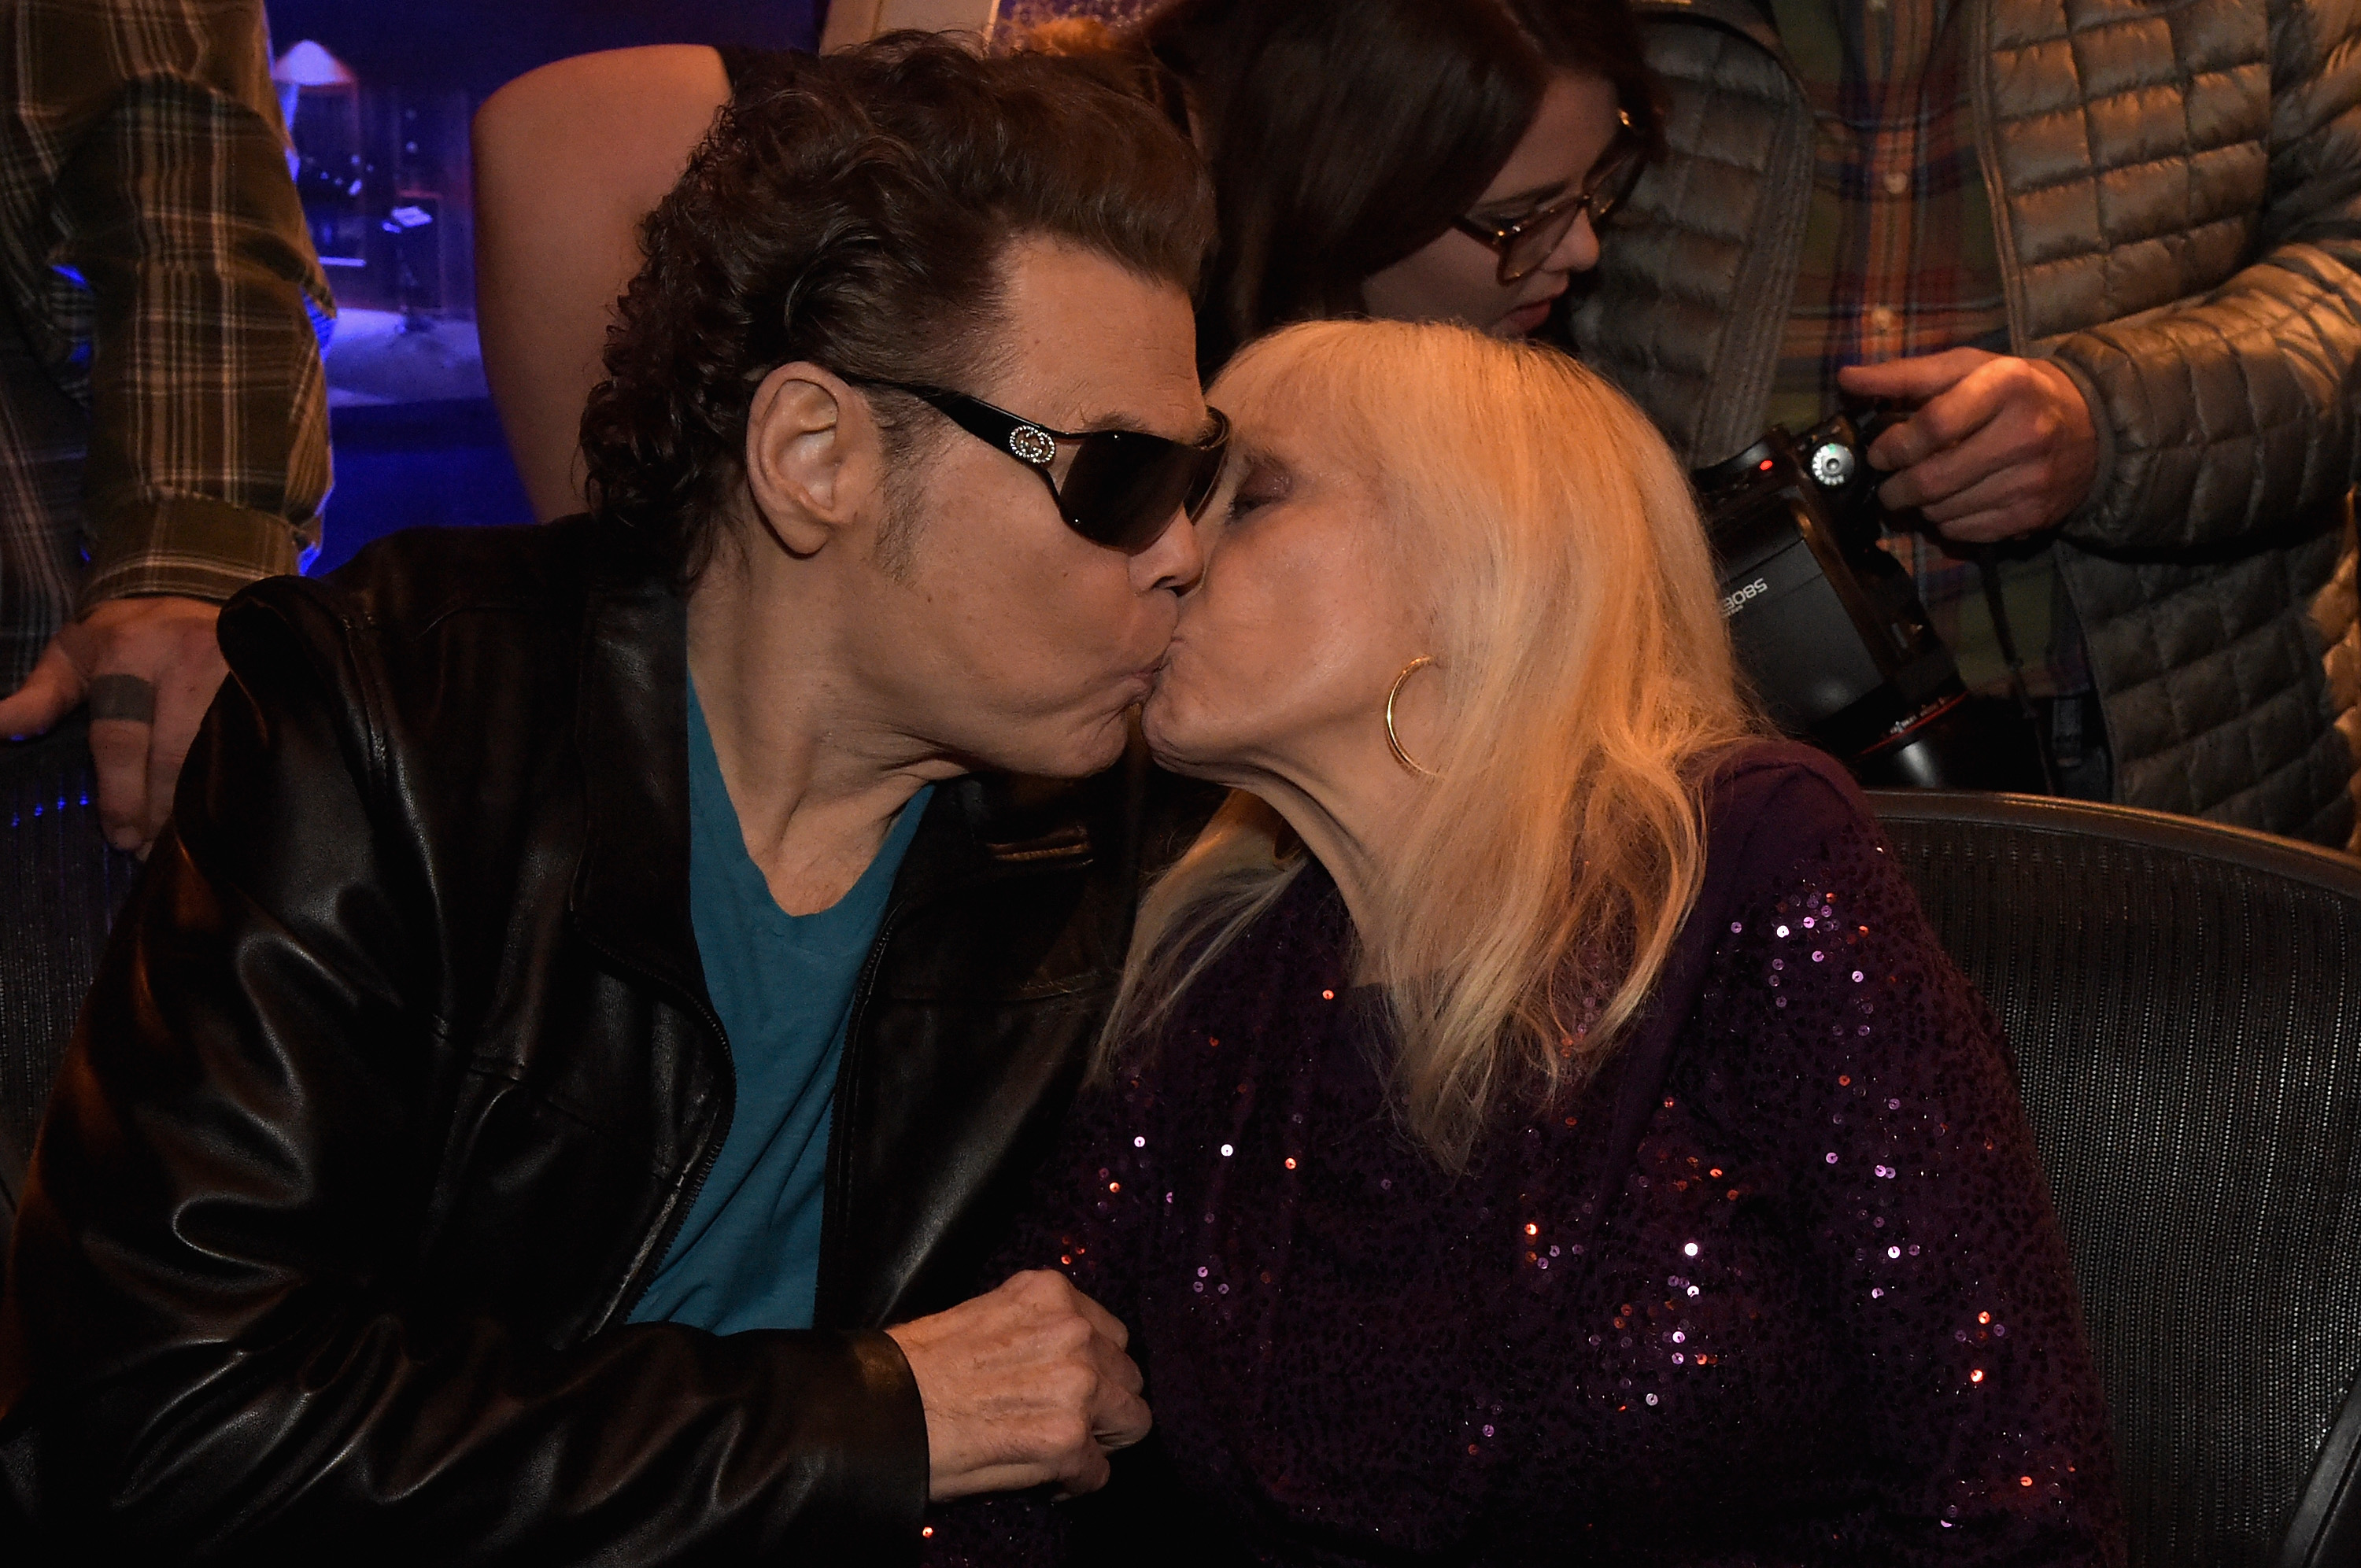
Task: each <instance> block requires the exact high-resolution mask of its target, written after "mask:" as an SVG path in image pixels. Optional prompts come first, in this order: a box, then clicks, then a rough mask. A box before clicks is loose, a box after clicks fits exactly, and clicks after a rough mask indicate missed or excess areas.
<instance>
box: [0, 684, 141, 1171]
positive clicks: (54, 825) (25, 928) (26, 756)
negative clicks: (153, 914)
mask: <svg viewBox="0 0 2361 1568" xmlns="http://www.w3.org/2000/svg"><path fill="white" fill-rule="evenodd" d="M94 789H95V786H94V784H93V781H92V778H91V771H90V751H89V745H88V740H87V737H86V731H85V729H84V727H83V726H82V724H80V723H79V722H77V723H73V724H71V725H68V726H65V727H62V728H60V729H58V730H57V731H55V732H53V733H51V734H50V735H49V736H47V737H46V738H44V739H42V740H34V741H19V742H15V743H7V742H0V920H5V923H6V938H5V941H0V1148H5V1149H13V1151H14V1153H15V1154H16V1156H17V1157H23V1156H25V1155H27V1154H28V1153H29V1152H30V1151H31V1149H32V1146H33V1131H34V1128H35V1126H36V1125H37V1124H38V1122H39V1120H40V1114H41V1107H42V1105H43V1104H44V1103H45V1102H47V1100H48V1098H49V1084H50V1081H51V1080H53V1079H54V1078H55V1077H56V1075H57V1068H58V1058H60V1056H62V1055H63V1054H64V1051H65V1047H66V1041H67V1039H68V1038H69V1037H70V1036H71V1035H72V1033H73V1025H74V1019H75V1017H76V1015H77V1014H80V1012H81V1011H82V996H83V994H84V993H85V992H88V991H89V989H90V981H91V976H92V975H93V973H94V972H96V970H97V968H98V957H99V953H100V951H101V950H102V949H103V948H104V947H105V945H106V932H107V927H108V926H109V925H110V924H111V923H112V921H113V919H114V916H115V911H116V910H117V909H119V908H121V907H122V905H123V898H124V895H125V894H126V893H128V892H129V891H130V888H131V880H132V878H133V876H134V875H136V874H137V871H138V868H139V862H138V861H137V859H136V858H134V857H133V856H130V855H126V854H121V853H118V852H116V851H115V850H111V849H109V848H108V847H107V844H106V840H105V839H104V837H102V836H101V834H100V832H99V825H98V808H97V806H95V805H94V804H93V801H94V798H95V796H94ZM0 1157H5V1156H0ZM16 1174H17V1173H16V1172H15V1171H11V1170H0V1185H5V1187H7V1188H8V1189H9V1190H10V1191H11V1193H13V1191H14V1189H15V1183H16Z"/></svg>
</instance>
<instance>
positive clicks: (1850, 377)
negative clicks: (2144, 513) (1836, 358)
mask: <svg viewBox="0 0 2361 1568" xmlns="http://www.w3.org/2000/svg"><path fill="white" fill-rule="evenodd" d="M1838 383H1839V386H1841V387H1842V388H1843V389H1844V390H1845V391H1846V392H1848V393H1850V394H1851V395H1853V396H1855V397H1868V398H1885V399H1890V400H1894V401H1895V402H1898V403H1902V404H1905V405H1906V406H1908V407H1909V408H1910V409H1911V411H1912V412H1911V414H1910V416H1909V418H1907V419H1905V420H1904V421H1903V422H1901V423H1899V424H1897V425H1895V426H1894V427H1893V428H1892V429H1890V430H1888V431H1886V432H1885V433H1883V435H1881V436H1879V437H1878V438H1877V440H1876V442H1875V443H1874V444H1872V445H1871V447H1870V449H1869V461H1870V464H1871V466H1872V467H1876V468H1882V469H1884V470H1886V471H1887V472H1889V473H1891V474H1892V475H1893V476H1894V477H1892V478H1890V479H1888V480H1886V481H1885V483H1884V484H1883V486H1881V487H1879V488H1878V492H1877V496H1878V499H1880V500H1882V501H1883V502H1884V503H1885V504H1886V505H1887V506H1888V507H1890V508H1892V509H1894V510H1897V511H1904V510H1913V509H1916V510H1919V511H1921V512H1923V513H1925V514H1926V518H1927V521H1928V522H1929V523H1931V524H1932V525H1933V526H1934V529H1935V532H1937V533H1938V534H1940V535H1941V536H1942V537H1944V538H1945V539H1949V540H1956V541H1958V542H1960V543H1966V544H1991V543H1997V542H1999V541H2001V540H2004V539H2016V538H2020V537H2022V536H2023V535H2025V534H2028V533H2036V532H2040V531H2041V530H2042V529H2045V528H2050V527H2054V526H2055V525H2056V524H2058V523H2059V522H2061V521H2064V520H2065V519H2066V517H2067V515H2068V514H2069V513H2070V512H2072V511H2073V510H2074V509H2075V508H2076V507H2079V506H2081V504H2082V501H2083V499H2084V498H2085V497H2087V496H2088V495H2089V494H2090V493H2091V481H2092V478H2093V477H2095V476H2096V474H2097V472H2098V462H2099V443H2098V435H2097V433H2096V431H2095V430H2094V429H2093V427H2092V423H2091V410H2090V406H2089V405H2088V404H2087V403H2085V402H2084V401H2083V400H2082V392H2081V388H2079V387H2077V386H2076V385H2075V384H2074V380H2073V378H2072V377H2070V376H2069V375H2067V374H2066V372H2065V371H2063V370H2061V369H2059V367H2057V366H2055V365H2052V364H2049V363H2048V361H2046V360H2040V359H2020V358H2017V357H2015V356H2012V355H2004V354H1988V353H1986V352H1985V351H1983V350H1982V349H1980V348H1954V349H1951V350H1950V351H1949V352H1948V353H1943V354H1928V355H1922V356H1916V357H1915V358H1909V359H1894V360H1889V361H1887V362H1886V363H1885V364H1883V365H1855V366H1849V367H1846V368H1845V369H1844V370H1843V371H1841V372H1839V377H1838Z"/></svg>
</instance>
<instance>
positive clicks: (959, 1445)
mask: <svg viewBox="0 0 2361 1568" xmlns="http://www.w3.org/2000/svg"><path fill="white" fill-rule="evenodd" d="M885 1332H887V1333H889V1334H891V1335H892V1336H893V1337H894V1341H895V1343H897V1344H899V1345H900V1346H901V1347H902V1354H904V1355H905V1356H906V1357H907V1358H908V1360H909V1363H910V1376H911V1377H912V1379H913V1380H914V1381H915V1382H916V1383H917V1385H918V1400H919V1403H920V1404H922V1405H924V1406H925V1407H926V1412H927V1459H928V1495H929V1496H930V1497H932V1498H933V1500H935V1501H936V1502H943V1501H946V1500H948V1499H950V1498H952V1497H966V1496H968V1495H969V1494H971V1493H975V1492H1010V1491H1019V1490H1022V1489H1024V1488H1026V1487H1028V1486H1043V1485H1050V1486H1056V1487H1057V1488H1058V1491H1059V1494H1060V1496H1064V1497H1071V1496H1074V1495H1076V1494H1079V1493H1082V1492H1090V1491H1095V1490H1096V1489H1097V1488H1099V1487H1101V1486H1104V1485H1106V1479H1107V1454H1108V1453H1111V1452H1112V1451H1114V1450H1115V1449H1118V1448H1127V1447H1129V1446H1130V1445H1131V1444H1133V1443H1135V1442H1138V1441H1139V1440H1140V1439H1141V1438H1143V1437H1146V1436H1147V1435H1148V1407H1147V1405H1145V1404H1144V1403H1142V1402H1141V1400H1140V1398H1139V1389H1140V1377H1139V1368H1138V1367H1137V1366H1136V1365H1133V1363H1132V1359H1131V1357H1130V1356H1128V1355H1126V1354H1124V1346H1125V1345H1126V1343H1128V1342H1129V1339H1130V1336H1129V1334H1128V1333H1127V1332H1126V1330H1125V1329H1124V1326H1123V1325H1122V1324H1121V1323H1119V1322H1117V1321H1115V1318H1114V1317H1113V1316H1112V1315H1111V1314H1109V1313H1108V1311H1107V1310H1106V1309H1105V1308H1104V1307H1102V1306H1100V1305H1099V1304H1098V1303H1097V1302H1096V1301H1093V1300H1092V1299H1090V1298H1089V1297H1088V1296H1085V1295H1083V1294H1082V1292H1081V1291H1080V1290H1077V1289H1076V1288H1074V1286H1073V1284H1072V1282H1071V1281H1070V1280H1068V1279H1067V1278H1066V1277H1065V1276H1064V1275H1062V1274H1059V1273H1055V1272H1053V1271H1051V1270H1048V1269H1033V1270H1029V1271H1028V1272H1027V1273H1024V1274H1019V1275H1015V1276H1013V1277H1010V1278H1009V1280H1008V1281H1007V1282H1006V1283H1005V1284H1004V1285H1002V1286H1001V1287H1000V1288H999V1289H997V1290H994V1291H992V1292H990V1293H989V1294H987V1295H983V1296H978V1297H976V1298H975V1299H972V1300H969V1301H962V1302H961V1303H960V1304H959V1305H958V1306H956V1307H953V1308H951V1309H950V1310H949V1311H946V1312H938V1313H936V1314H935V1315H934V1316H933V1317H931V1318H919V1319H917V1320H916V1321H911V1322H907V1323H901V1324H897V1325H895V1327H893V1328H890V1329H887V1330H886V1331H885Z"/></svg>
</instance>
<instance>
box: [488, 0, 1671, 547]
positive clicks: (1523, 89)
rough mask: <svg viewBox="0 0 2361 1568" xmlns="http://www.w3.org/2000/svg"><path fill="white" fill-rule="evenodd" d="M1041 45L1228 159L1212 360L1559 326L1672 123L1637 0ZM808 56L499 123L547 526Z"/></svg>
mask: <svg viewBox="0 0 2361 1568" xmlns="http://www.w3.org/2000/svg"><path fill="white" fill-rule="evenodd" d="M1060 3H1061V0H1048V3H1047V4H1045V5H1037V6H1036V7H1034V8H1033V10H1032V12H1031V13H1030V14H1033V15H1038V14H1039V13H1040V12H1041V11H1043V10H1048V9H1054V8H1056V7H1057V5H1060ZM1014 47H1018V48H1027V49H1044V50H1048V51H1051V52H1056V53H1060V54H1065V55H1070V56H1071V57H1072V58H1074V60H1076V62H1077V65H1078V66H1079V67H1081V68H1083V69H1090V70H1095V71H1106V72H1112V73H1114V74H1115V75H1117V76H1118V77H1120V78H1121V79H1122V80H1123V81H1124V82H1126V84H1127V85H1129V86H1130V87H1131V88H1132V89H1133V90H1135V91H1137V92H1138V93H1142V94H1144V95H1147V96H1148V97H1150V98H1152V99H1153V100H1155V101H1156V102H1158V103H1159V104H1162V105H1163V106H1164V108H1165V110H1166V112H1167V113H1168V114H1170V115H1172V116H1173V118H1174V119H1175V120H1176V121H1177V122H1178V123H1180V124H1181V125H1183V126H1186V127H1187V129H1188V130H1189V132H1190V135H1191V138H1192V139H1193V140H1194V141H1195V142H1196V144H1197V146H1198V148H1199V149H1200V151H1201V152H1202V154H1203V155H1204V157H1205V159H1206V160H1207V162H1208V164H1209V165H1210V167H1211V169H1212V171H1213V182H1214V187H1215V191H1216V196H1217V203H1218V208H1219V221H1220V237H1219V244H1218V247H1217V248H1216V251H1215V254H1214V257H1213V263H1212V266H1211V267H1210V268H1209V269H1208V272H1207V276H1206V282H1205V284H1204V287H1203V289H1202V293H1201V298H1200V302H1199V310H1198V357H1199V360H1200V362H1201V364H1202V366H1203V367H1204V368H1205V370H1206V372H1207V373H1208V374H1211V373H1212V371H1213V369H1215V368H1217V367H1219V366H1220V365H1221V364H1222V362H1223V361H1224V360H1225V359H1227V358H1228V357H1229V356H1230V354H1231V353H1232V352H1233V351H1234V350H1235V348H1236V346H1237V345H1239V344H1241V343H1244V342H1245V341H1246V340H1247V339H1249V338H1251V337H1254V336H1256V335H1257V334H1260V333H1263V332H1266V331H1268V330H1269V329H1270V328H1272V327H1274V326H1278V325H1281V324H1284V323H1288V322H1293V321H1301V320H1308V319H1316V318H1323V317H1330V316H1345V315H1359V314H1369V315H1376V316H1383V317H1390V318H1396V319H1400V320H1414V321H1450V322H1458V323H1465V324H1466V325H1469V326H1473V327H1476V328H1478V329H1480V330H1482V331H1485V332H1488V333H1493V334H1499V335H1504V336H1514V335H1523V334H1534V333H1539V332H1543V331H1544V330H1546V329H1547V328H1548V323H1550V321H1551V319H1552V317H1553V314H1554V312H1555V311H1556V307H1557V302H1558V300H1559V299H1560V297H1561V296H1563V295H1564V294H1565V292H1566V290H1567V287H1568V285H1569V282H1570V280H1572V278H1573V276H1574V275H1575V274H1576V273H1578V272H1581V271H1584V270H1586V269H1588V268H1590V267H1591V266H1592V265H1594V264H1595V263H1596V261H1597V260H1598V245H1599V235H1598V226H1597V225H1598V223H1599V221H1600V220H1601V219H1603V217H1604V216H1605V214H1607V213H1608V212H1609V210H1610V209H1611V208H1612V207H1613V205H1614V204H1615V203H1616V202H1617V201H1618V200H1620V197H1621V196H1622V194H1623V193H1624V192H1626V191H1627V190H1628V189H1629V188H1630V185H1631V181H1632V180H1633V179H1634V178H1635V177H1636V175H1637V173H1638V170H1639V167H1640V164H1641V161H1642V158H1643V156H1644V154H1645V152H1646V150H1647V149H1648V148H1649V147H1650V146H1652V145H1653V141H1654V137H1655V126H1656V121H1655V108H1654V104H1653V100H1652V98H1651V97H1650V95H1649V88H1648V79H1647V74H1646V71H1645V68H1644V67H1643V65H1642V60H1641V54H1640V44H1639V38H1638V34H1637V32H1636V31H1635V29H1634V27H1633V24H1632V20H1631V14H1630V11H1629V9H1628V6H1627V5H1626V4H1625V3H1624V0H1170V3H1168V4H1166V5H1162V6H1160V7H1159V8H1157V9H1156V10H1153V11H1151V12H1149V13H1148V15H1147V16H1145V17H1144V18H1143V19H1141V20H1140V21H1138V22H1137V23H1136V24H1134V25H1132V26H1130V27H1126V28H1123V29H1120V30H1110V29H1108V28H1106V27H1103V26H1100V25H1098V24H1096V23H1091V22H1084V21H1080V20H1072V19H1070V20H1067V21H1065V22H1062V23H1051V24H1048V25H1046V26H1044V27H1038V28H1036V29H1033V30H1032V31H1030V32H1028V33H1025V34H1022V35H1019V36H1018V37H1017V38H1016V39H1015V40H1014ZM796 58H797V57H795V56H793V55H785V54H771V53H765V52H763V51H758V50H744V49H723V50H719V51H717V50H713V49H689V48H657V49H624V50H617V51H612V52H609V53H606V54H598V55H589V56H584V57H582V58H580V59H577V60H562V61H559V62H558V63H557V64H555V65H553V66H548V67H545V68H544V69H543V70H541V71H535V72H533V73H532V74H531V75H528V76H525V77H523V78H521V79H520V80H519V81H517V82H512V83H511V84H510V85H509V86H508V87H506V88H504V89H502V90H501V92H500V93H498V94H496V95H495V96H494V97H493V98H492V99H491V100H490V101H489V103H488V104H486V105H485V107H484V109H483V111H482V113H481V114H480V115H478V119H477V126H476V158H477V170H476V176H477V245H478V311H479V315H480V321H481V328H482V334H483V344H484V356H485V367H486V370H487V372H488V373H489V377H490V379H491V384H492V389H493V392H494V395H495V397H496V398H497V400H498V401H499V404H500V413H501V418H502V420H503V422H505V423H506V425H507V427H508V431H509V436H510V443H511V447H512V449H513V450H514V452H515V454H516V457H517V461H518V466H519V469H520V471H521V472H522V475H523V477H524V480H525V485H526V488H527V490H528V492H529V493H530V494H531V495H532V497H533V503H534V506H535V508H536V510H538V511H539V512H540V513H541V514H542V515H543V516H544V517H555V516H560V515H563V514H565V513H567V512H572V511H575V510H579V509H580V506H581V504H582V498H581V495H580V491H579V488H578V486H579V476H578V466H577V456H576V448H577V437H578V430H579V424H580V418H581V411H582V404H583V400H584V399H585V397H586V396H587V395H588V391H589V389H590V387H591V385H592V383H593V382H594V381H595V380H596V379H597V377H598V355H599V351H600V348H601V346H602V345H603V343H604V340H605V334H606V330H607V325H608V322H609V308H610V305H611V302H612V301H613V299H614V298H615V296H616V295H617V294H618V293H619V292H620V291H621V288H622V286H623V284H624V283H625V282H627V281H628V280H630V278H631V275H632V274H633V273H634V272H636V271H637V270H638V269H639V262H640V256H639V250H638V246H637V242H636V237H635V234H636V225H637V224H638V222H639V220H640V217H641V215H642V214H644V213H645V212H646V211H647V210H649V209H650V208H652V207H653V205H654V204H655V203H656V202H657V201H658V200H659V199H661V197H662V196H663V195H664V192H666V191H667V190H669V189H670V188H671V185H672V182H673V181H674V180H675V179H676V178H677V177H678V174H679V171H680V168H681V165H682V163H683V162H684V161H685V159H686V157H687V154H688V151H689V149H690V148H691V147H693V146H694V145H695V144H696V142H697V138H698V137H701V136H703V135H704V132H705V128H706V126H708V124H709V123H710V122H711V120H712V117H713V115H714V114H715V112H716V111H717V110H718V109H719V107H720V106H721V105H722V104H724V103H725V102H728V101H730V99H731V98H732V97H737V98H741V99H742V98H744V97H746V96H747V95H750V94H758V93H763V92H764V91H766V90H767V86H768V84H770V83H774V82H777V81H779V80H780V79H781V78H782V76H783V75H784V74H786V73H791V72H792V71H794V70H795V69H796V65H795V61H796Z"/></svg>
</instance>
